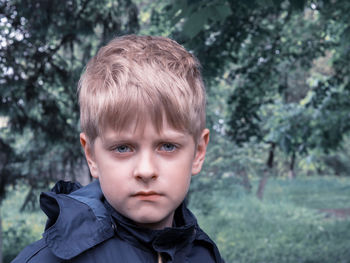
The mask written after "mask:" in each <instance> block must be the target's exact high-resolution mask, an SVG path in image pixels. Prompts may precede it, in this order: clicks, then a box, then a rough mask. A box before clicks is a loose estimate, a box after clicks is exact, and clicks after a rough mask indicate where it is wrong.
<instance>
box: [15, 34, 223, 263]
mask: <svg viewBox="0 0 350 263" xmlns="http://www.w3.org/2000/svg"><path fill="white" fill-rule="evenodd" d="M78 90H79V103H80V121H81V130H82V133H81V134H80V142H81V145H82V147H83V149H84V151H85V156H86V159H87V163H88V165H89V169H90V172H91V175H92V176H93V177H94V178H96V179H97V180H95V181H94V182H92V183H91V184H89V185H88V186H86V187H82V188H80V187H79V186H78V185H76V184H73V183H67V182H59V183H58V184H56V186H55V187H54V189H53V191H51V192H49V193H43V194H42V195H41V197H40V204H41V208H42V209H43V210H44V212H45V213H46V214H47V216H48V218H49V219H48V222H47V225H46V230H45V232H44V234H43V239H41V240H39V241H37V242H36V243H34V244H32V245H30V246H29V247H27V248H26V249H24V251H22V253H21V254H20V255H19V256H18V257H17V258H16V259H15V260H14V261H13V262H33V263H34V262H45V263H51V262H74V263H76V262H84V263H89V262H107V263H108V262H132V263H137V262H163V263H165V262H179V263H180V262H181V263H182V262H191V263H197V262H198V263H203V262H222V259H221V257H220V254H219V251H218V249H217V247H216V245H215V244H214V242H213V241H211V240H210V238H209V237H208V236H207V235H206V234H205V233H204V232H203V231H202V230H201V229H200V228H199V226H198V225H197V222H196V219H195V217H194V216H193V214H192V213H191V212H190V211H189V210H188V209H187V208H186V206H185V204H184V202H183V201H184V199H185V196H186V194H187V191H188V189H189V185H190V180H191V176H192V175H194V174H197V173H199V172H200V170H201V167H202V164H203V161H204V157H205V153H206V147H207V144H208V141H209V130H208V129H205V90H204V85H203V82H202V79H201V75H200V72H199V64H198V62H197V61H196V59H195V58H194V57H193V56H192V55H191V54H190V53H188V52H187V51H186V50H185V49H184V48H183V47H182V46H180V45H179V44H177V43H176V42H175V41H172V40H170V39H167V38H163V37H151V36H135V35H130V36H124V37H119V38H116V39H114V40H112V41H111V42H110V43H109V44H108V45H107V46H105V47H102V48H101V49H100V50H99V52H98V53H97V55H96V56H95V57H94V58H92V59H91V61H90V62H89V63H88V64H87V67H86V69H85V72H84V73H83V75H82V77H81V79H80V82H79V88H78Z"/></svg>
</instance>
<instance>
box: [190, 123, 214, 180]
mask: <svg viewBox="0 0 350 263" xmlns="http://www.w3.org/2000/svg"><path fill="white" fill-rule="evenodd" d="M209 133H210V132H209V130H208V129H204V130H203V131H202V134H201V135H200V138H199V140H198V143H197V147H196V153H195V157H194V160H193V163H192V175H195V174H198V173H199V172H200V171H201V169H202V165H203V162H204V159H205V153H206V152H207V146H208V143H209Z"/></svg>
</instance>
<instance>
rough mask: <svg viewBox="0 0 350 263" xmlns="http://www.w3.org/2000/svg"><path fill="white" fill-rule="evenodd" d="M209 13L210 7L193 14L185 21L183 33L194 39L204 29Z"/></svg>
mask: <svg viewBox="0 0 350 263" xmlns="http://www.w3.org/2000/svg"><path fill="white" fill-rule="evenodd" d="M210 13H211V12H210V7H205V8H202V9H200V10H199V11H198V12H195V13H193V14H192V15H191V16H190V17H189V18H188V19H187V20H186V22H185V24H184V26H183V33H184V34H185V35H186V36H187V37H189V38H193V37H195V36H196V35H197V34H198V33H199V32H200V31H201V30H202V29H203V28H204V25H205V24H206V23H207V21H208V18H209V17H210Z"/></svg>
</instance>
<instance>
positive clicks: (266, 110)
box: [169, 0, 350, 182]
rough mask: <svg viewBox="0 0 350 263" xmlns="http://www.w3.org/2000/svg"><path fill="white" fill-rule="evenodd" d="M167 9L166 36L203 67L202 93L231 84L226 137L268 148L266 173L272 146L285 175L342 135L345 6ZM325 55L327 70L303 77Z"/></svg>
mask: <svg viewBox="0 0 350 263" xmlns="http://www.w3.org/2000/svg"><path fill="white" fill-rule="evenodd" d="M169 10H170V11H169V15H170V16H172V17H173V23H174V24H176V25H177V26H178V27H179V30H178V31H176V32H175V33H174V34H173V35H174V36H175V37H176V38H177V39H179V40H180V41H182V42H183V43H184V44H185V45H186V46H187V47H189V48H190V49H192V50H193V52H194V53H195V54H196V55H197V56H198V57H199V59H200V61H201V62H202V64H203V65H204V67H203V73H204V75H205V77H206V80H207V82H208V83H209V86H210V89H209V96H210V95H211V94H213V93H215V88H214V87H215V86H216V85H217V82H216V80H217V79H222V78H225V76H226V78H225V79H226V80H227V83H228V84H229V85H231V86H232V92H231V96H230V97H229V100H228V103H229V105H230V111H231V114H230V116H229V118H228V121H227V126H228V129H227V132H228V133H229V134H230V136H231V138H232V140H233V141H234V142H236V143H237V144H238V145H241V144H243V143H245V142H248V141H250V140H251V139H252V138H255V139H257V140H258V141H261V142H265V143H268V144H270V149H269V151H268V158H267V161H266V167H267V169H269V168H271V167H272V166H273V162H272V161H271V160H273V158H272V157H273V154H274V150H275V148H276V147H278V148H279V149H281V150H282V151H283V152H284V153H285V154H286V155H287V156H289V158H290V175H291V177H293V176H295V171H294V164H295V162H296V157H297V155H306V154H307V153H308V152H309V151H310V150H312V149H322V150H324V151H328V150H329V149H334V148H337V147H338V146H339V145H340V143H341V142H342V138H343V134H346V133H348V132H349V126H348V123H349V121H348V120H349V116H348V114H347V112H349V107H348V100H347V98H349V96H348V95H349V93H348V92H349V91H348V86H349V85H348V81H349V80H348V77H347V76H349V75H348V73H349V72H348V70H347V69H348V68H349V64H348V63H349V60H348V59H345V58H348V56H349V44H348V43H349V41H347V40H348V39H349V37H350V29H349V25H348V21H349V10H350V8H349V3H348V2H347V1H341V0H337V1H327V0H319V1H293V0H291V1H254V0H251V1H234V0H217V1H210V2H208V1H196V2H195V3H194V2H189V1H176V2H173V3H172V5H171V6H170V7H169ZM330 54H331V59H330V60H333V64H332V65H331V68H332V69H333V70H334V72H333V73H332V72H331V75H329V74H328V73H329V72H328V73H327V74H321V76H313V75H311V72H312V71H313V69H314V68H315V67H316V66H317V65H315V63H314V62H315V61H316V60H317V59H319V58H322V57H327V56H329V55H330ZM310 82H313V83H317V84H316V85H315V84H310ZM341 120H343V121H341ZM344 120H345V121H346V123H344ZM211 121H212V123H214V124H215V120H211ZM268 173H269V172H268ZM262 182H263V180H262Z"/></svg>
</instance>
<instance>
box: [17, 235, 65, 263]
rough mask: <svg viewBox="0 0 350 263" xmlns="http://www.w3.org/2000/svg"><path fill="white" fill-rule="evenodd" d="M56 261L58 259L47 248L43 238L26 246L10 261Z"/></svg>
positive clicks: (58, 260)
mask: <svg viewBox="0 0 350 263" xmlns="http://www.w3.org/2000/svg"><path fill="white" fill-rule="evenodd" d="M39 262H45V263H56V262H57V263H58V262H61V260H60V259H58V258H57V257H55V256H54V255H53V254H52V253H51V251H50V250H49V249H48V247H47V245H46V243H45V241H44V239H40V240H39V241H36V242H34V243H33V244H31V245H29V246H27V247H26V248H25V249H23V250H22V252H21V253H20V254H19V255H18V256H17V257H16V258H15V259H14V260H13V261H12V263H39Z"/></svg>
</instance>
